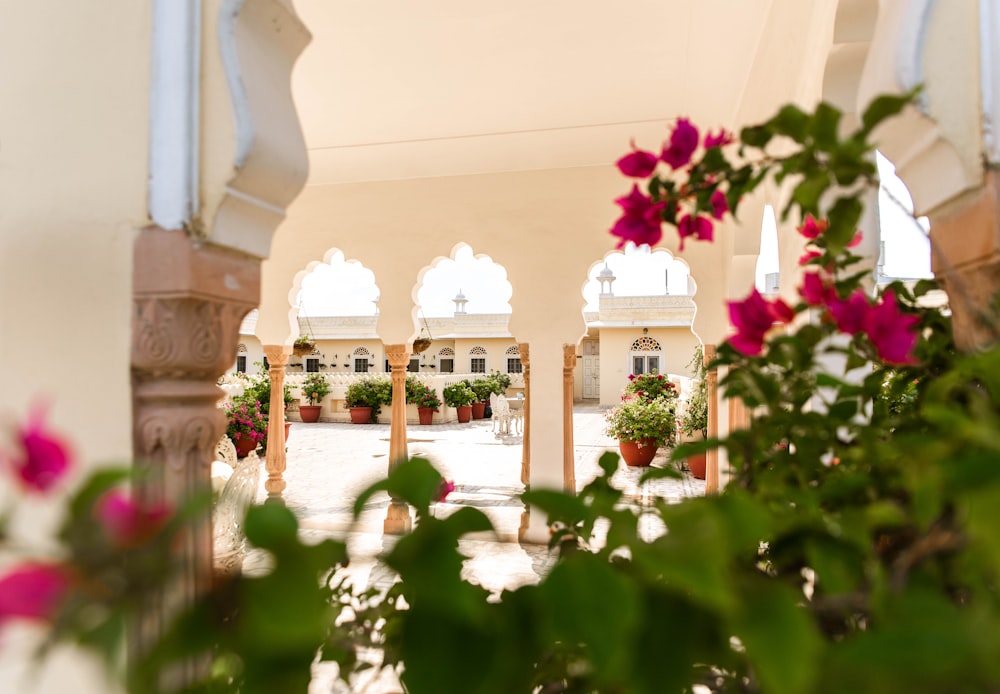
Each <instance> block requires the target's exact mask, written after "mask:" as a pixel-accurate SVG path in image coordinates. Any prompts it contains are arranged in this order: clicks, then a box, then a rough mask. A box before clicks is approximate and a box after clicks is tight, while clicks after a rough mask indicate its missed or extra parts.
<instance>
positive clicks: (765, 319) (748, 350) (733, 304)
mask: <svg viewBox="0 0 1000 694" xmlns="http://www.w3.org/2000/svg"><path fill="white" fill-rule="evenodd" d="M728 306H729V321H730V322H731V323H732V324H733V327H734V328H736V334H735V335H733V336H732V337H730V338H729V340H728V342H729V344H730V345H732V346H733V348H734V349H736V350H737V351H739V352H740V353H742V354H745V355H747V356H755V355H758V354H760V353H761V350H762V349H763V348H764V337H765V336H766V335H767V333H768V332H769V331H770V330H771V329H772V328H773V327H774V326H775V325H780V324H784V323H788V322H790V321H791V320H792V318H793V317H794V315H795V313H794V311H793V310H792V309H791V308H790V307H789V306H788V304H786V303H785V302H784V301H782V300H781V299H774V300H773V301H768V300H767V299H765V298H764V297H763V296H761V293H760V292H759V291H757V290H756V289H754V290H753V291H751V292H750V295H749V296H747V298H745V299H743V300H742V301H730V302H728Z"/></svg>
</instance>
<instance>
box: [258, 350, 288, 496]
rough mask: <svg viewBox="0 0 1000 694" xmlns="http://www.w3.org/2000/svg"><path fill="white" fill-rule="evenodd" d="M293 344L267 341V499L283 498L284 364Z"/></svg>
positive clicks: (265, 351)
mask: <svg viewBox="0 0 1000 694" xmlns="http://www.w3.org/2000/svg"><path fill="white" fill-rule="evenodd" d="M291 353H292V348H291V347H286V346H284V345H264V354H265V355H266V356H267V366H268V375H269V376H270V378H271V402H270V404H269V411H268V417H267V458H266V462H265V468H266V469H267V481H266V482H264V489H266V490H267V499H268V501H271V500H278V501H281V500H282V497H281V493H282V492H283V491H285V478H284V474H285V462H286V461H285V365H286V364H287V363H288V355H289V354H291Z"/></svg>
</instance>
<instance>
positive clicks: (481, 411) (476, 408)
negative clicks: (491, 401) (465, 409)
mask: <svg viewBox="0 0 1000 694" xmlns="http://www.w3.org/2000/svg"><path fill="white" fill-rule="evenodd" d="M485 416H486V403H485V402H474V403H472V418H473V419H483V418H484V417H485Z"/></svg>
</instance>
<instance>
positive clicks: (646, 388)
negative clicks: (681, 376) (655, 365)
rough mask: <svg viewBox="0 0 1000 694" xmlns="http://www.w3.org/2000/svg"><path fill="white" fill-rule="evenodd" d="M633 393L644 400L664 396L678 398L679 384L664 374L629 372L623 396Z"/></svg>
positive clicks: (669, 398)
mask: <svg viewBox="0 0 1000 694" xmlns="http://www.w3.org/2000/svg"><path fill="white" fill-rule="evenodd" d="M627 395H633V396H635V397H637V398H640V399H642V400H656V399H657V398H663V399H666V400H676V399H677V397H678V393H677V386H675V385H674V384H673V383H671V382H670V379H668V378H667V377H666V376H664V375H663V374H657V373H648V374H639V375H636V374H629V376H628V383H627V384H626V385H625V390H624V391H623V393H622V396H623V397H624V396H627Z"/></svg>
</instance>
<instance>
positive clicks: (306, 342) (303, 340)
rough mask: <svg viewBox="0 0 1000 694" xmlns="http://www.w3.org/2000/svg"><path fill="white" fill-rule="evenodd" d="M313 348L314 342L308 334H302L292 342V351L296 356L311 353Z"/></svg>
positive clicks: (314, 347) (314, 346)
mask: <svg viewBox="0 0 1000 694" xmlns="http://www.w3.org/2000/svg"><path fill="white" fill-rule="evenodd" d="M314 349H316V342H315V341H314V340H313V339H312V338H311V337H309V336H308V335H303V336H302V337H300V338H298V339H297V340H295V342H293V343H292V352H293V353H294V354H295V355H296V356H298V357H304V356H306V355H307V354H312V353H313V350H314Z"/></svg>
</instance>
